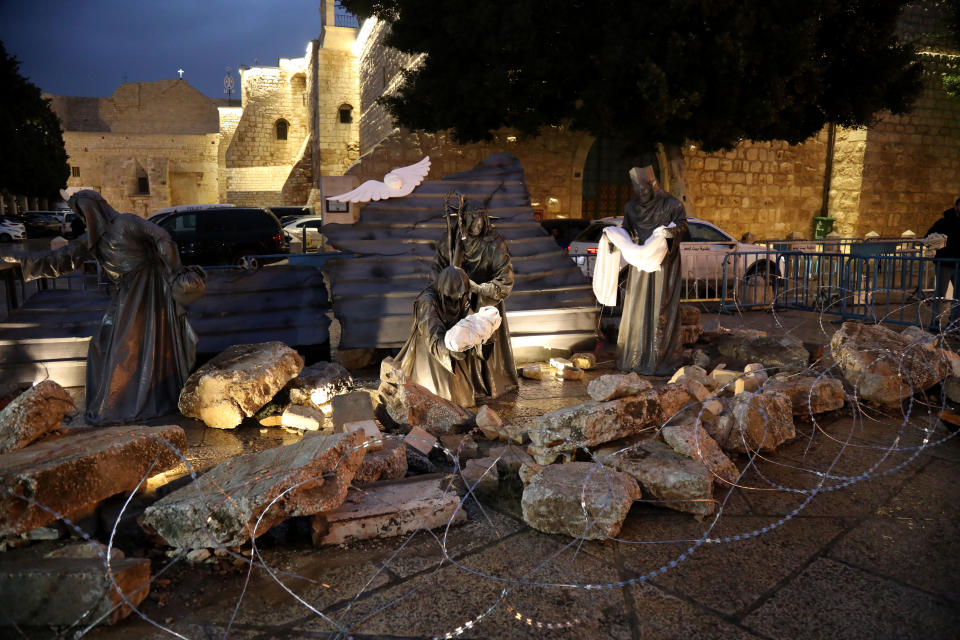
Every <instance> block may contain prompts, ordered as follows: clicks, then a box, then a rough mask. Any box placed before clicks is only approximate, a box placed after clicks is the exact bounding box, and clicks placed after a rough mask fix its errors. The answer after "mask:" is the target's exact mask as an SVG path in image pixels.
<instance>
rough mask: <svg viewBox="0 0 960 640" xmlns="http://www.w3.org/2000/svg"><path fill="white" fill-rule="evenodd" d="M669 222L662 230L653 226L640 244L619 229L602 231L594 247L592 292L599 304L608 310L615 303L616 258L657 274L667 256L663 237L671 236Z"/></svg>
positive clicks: (617, 261)
mask: <svg viewBox="0 0 960 640" xmlns="http://www.w3.org/2000/svg"><path fill="white" fill-rule="evenodd" d="M675 226H676V224H674V223H673V222H671V223H670V224H669V225H667V226H666V227H657V228H656V229H654V230H653V233H651V234H650V237H649V238H647V241H646V242H644V243H643V244H635V243H634V242H633V240H632V239H631V238H630V234H629V233H627V232H626V231H624V230H623V229H622V228H621V227H607V228H606V229H604V230H603V237H601V238H600V243H599V246H598V247H597V262H596V265H595V266H594V269H593V293H594V295H596V296H597V300H598V301H599V302H600V304H602V305H606V306H608V307H612V306H615V305H616V304H617V283H618V280H619V278H620V259H621V258H623V260H624V261H625V262H626V263H627V264H630V265H633V266H634V267H636V268H637V269H640V270H641V271H647V272H650V273H652V272H654V271H660V265H661V263H662V262H663V258H664V256H666V255H667V238H670V237H673V234H671V233H670V231H668V229H671V228H673V227H675Z"/></svg>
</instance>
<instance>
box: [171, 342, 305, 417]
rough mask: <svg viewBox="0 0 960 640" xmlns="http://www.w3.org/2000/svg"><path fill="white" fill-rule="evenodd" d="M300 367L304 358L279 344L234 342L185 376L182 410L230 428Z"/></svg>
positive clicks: (262, 404)
mask: <svg viewBox="0 0 960 640" xmlns="http://www.w3.org/2000/svg"><path fill="white" fill-rule="evenodd" d="M302 369H303V358H301V357H300V355H299V354H298V353H297V352H296V351H294V350H293V349H291V348H290V347H288V346H287V345H285V344H283V343H282V342H264V343H262V344H238V345H234V346H232V347H230V348H228V349H226V350H225V351H223V352H222V353H220V354H219V355H217V356H216V357H214V358H213V359H212V360H210V361H209V362H207V363H206V364H204V365H203V366H201V367H200V368H199V369H197V370H196V371H195V372H194V373H193V374H192V375H191V376H190V377H189V378H187V382H186V384H184V387H183V390H182V391H181V392H180V402H179V405H180V412H181V413H182V414H183V415H185V416H187V417H190V418H196V419H197V420H202V421H203V422H204V424H206V425H207V426H208V427H214V428H216V429H233V428H234V427H236V426H238V425H239V424H240V423H241V422H242V421H243V419H244V418H249V417H250V416H252V415H253V414H255V413H256V412H257V411H258V410H259V409H260V408H261V407H263V406H264V405H265V404H267V403H268V402H270V400H271V399H272V398H273V396H274V395H276V393H277V392H278V391H280V389H282V388H283V387H284V385H286V384H287V383H288V382H289V381H290V380H292V379H293V378H295V377H296V376H297V375H298V374H299V373H300V371H301V370H302Z"/></svg>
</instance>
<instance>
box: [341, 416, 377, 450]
mask: <svg viewBox="0 0 960 640" xmlns="http://www.w3.org/2000/svg"><path fill="white" fill-rule="evenodd" d="M343 430H344V432H346V433H350V432H351V431H359V432H360V433H362V434H363V438H364V443H365V444H366V448H367V451H379V450H380V449H383V434H382V433H380V426H379V425H377V421H376V420H360V421H358V422H348V423H346V424H345V425H343Z"/></svg>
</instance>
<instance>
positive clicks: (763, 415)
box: [721, 391, 797, 453]
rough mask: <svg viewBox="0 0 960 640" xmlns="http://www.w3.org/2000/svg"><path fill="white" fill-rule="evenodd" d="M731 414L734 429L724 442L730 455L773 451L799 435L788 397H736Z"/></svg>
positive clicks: (774, 393) (776, 394)
mask: <svg viewBox="0 0 960 640" xmlns="http://www.w3.org/2000/svg"><path fill="white" fill-rule="evenodd" d="M730 413H731V415H732V416H733V424H732V428H731V430H730V434H729V435H728V436H727V439H726V442H721V444H722V445H723V448H724V449H726V450H727V451H737V452H739V453H752V452H754V451H758V450H759V451H765V452H769V451H774V450H775V449H776V448H777V447H779V446H780V445H781V444H783V443H784V442H787V441H788V440H792V439H793V438H795V437H796V435H797V433H796V430H795V428H794V425H793V409H792V405H791V403H790V398H789V396H787V394H785V393H780V392H778V391H764V392H763V393H749V392H746V393H741V394H739V395H737V396H734V398H733V403H732V405H731V408H730Z"/></svg>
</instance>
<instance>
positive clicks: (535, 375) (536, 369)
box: [522, 362, 553, 380]
mask: <svg viewBox="0 0 960 640" xmlns="http://www.w3.org/2000/svg"><path fill="white" fill-rule="evenodd" d="M522 374H523V377H524V378H528V379H530V380H543V379H544V378H546V377H547V376H551V375H553V368H552V367H550V365H546V364H543V363H539V362H538V363H534V364H527V365H524V367H523V369H522Z"/></svg>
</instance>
